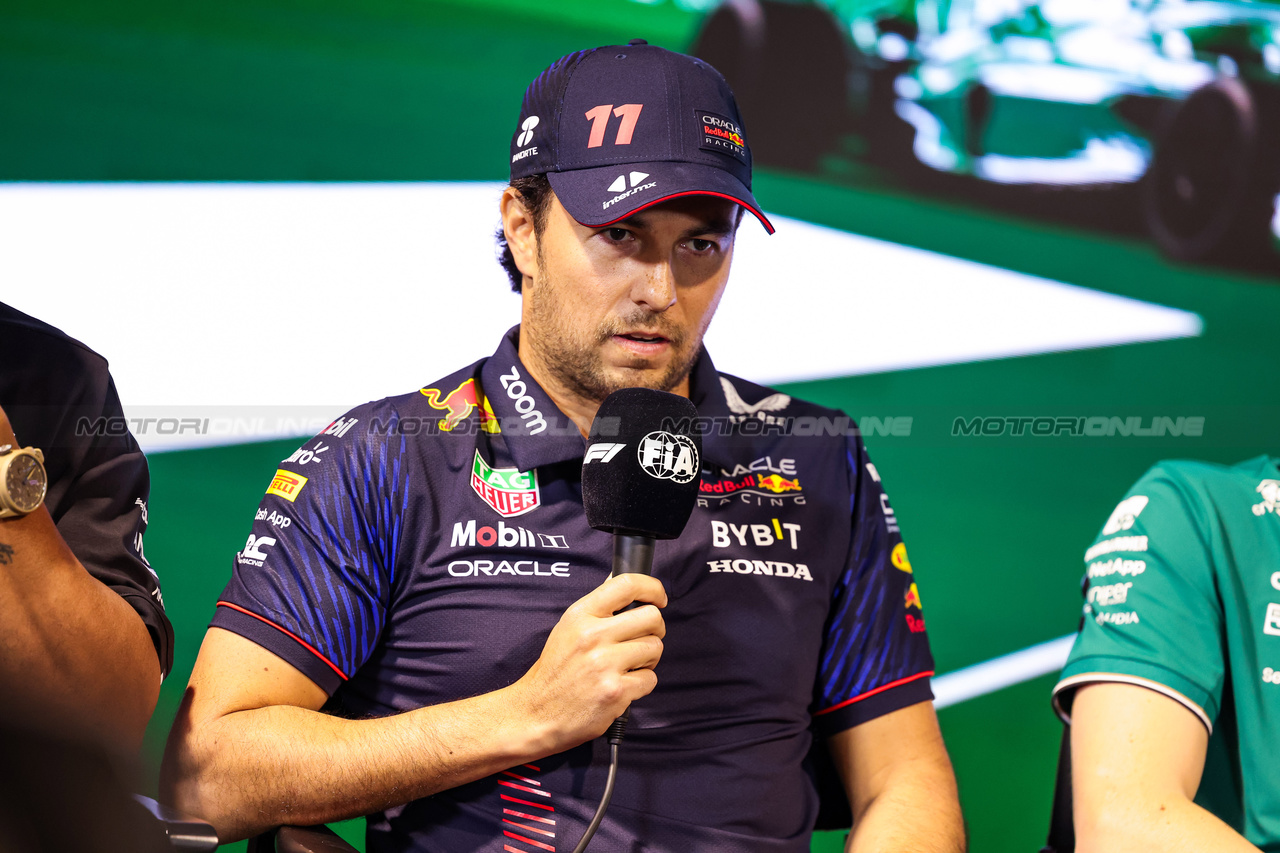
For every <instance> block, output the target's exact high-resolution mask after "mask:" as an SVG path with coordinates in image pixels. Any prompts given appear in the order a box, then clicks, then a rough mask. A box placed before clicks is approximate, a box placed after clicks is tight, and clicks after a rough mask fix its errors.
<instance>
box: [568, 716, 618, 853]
mask: <svg viewBox="0 0 1280 853" xmlns="http://www.w3.org/2000/svg"><path fill="white" fill-rule="evenodd" d="M630 717H631V709H630V708H628V709H627V710H625V711H623V712H622V716H621V717H619V718H618V719H616V720H614V721H613V722H612V723H610V724H609V728H608V730H607V731H606V732H605V736H606V737H607V738H608V739H609V777H608V778H607V779H605V782H604V793H603V794H601V795H600V805H598V806H596V813H595V816H594V817H592V818H591V823H590V824H588V826H587V831H586V832H585V833H583V835H582V840H581V841H579V842H578V846H577V847H575V848H573V853H586V849H587V845H588V844H590V843H591V838H592V836H594V835H595V834H596V830H597V829H599V828H600V821H602V820H604V813H605V811H606V810H607V809H608V808H609V801H610V800H612V799H613V783H614V782H616V781H617V779H618V744H620V743H622V736H623V735H625V734H626V733H627V720H628V719H630Z"/></svg>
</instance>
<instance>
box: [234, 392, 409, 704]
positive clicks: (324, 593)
mask: <svg viewBox="0 0 1280 853" xmlns="http://www.w3.org/2000/svg"><path fill="white" fill-rule="evenodd" d="M374 406H384V407H385V404H374ZM397 422H398V418H397V417H396V416H395V414H394V411H393V410H388V411H380V410H376V409H374V407H373V406H370V407H363V408H361V409H356V410H354V411H353V412H351V413H349V414H348V415H345V416H344V417H342V418H339V419H338V420H336V421H334V422H333V424H331V425H330V426H329V427H328V428H326V429H325V431H324V432H323V433H321V434H320V435H318V436H316V437H315V438H313V439H311V440H310V441H308V442H306V443H305V444H303V446H302V447H300V448H299V449H298V450H297V451H295V452H294V453H293V454H291V455H290V456H289V457H288V458H286V459H284V460H282V461H281V463H280V466H279V468H278V469H277V470H276V471H275V473H274V474H273V475H272V477H271V480H270V485H269V486H268V487H267V492H266V495H265V496H264V497H263V499H262V502H261V504H260V505H259V507H258V510H257V512H256V514H255V517H254V522H253V527H252V530H251V532H250V534H249V537H248V539H247V541H246V542H245V545H244V547H243V548H242V549H241V550H240V551H239V552H238V553H237V554H236V555H235V557H234V563H233V571H232V576H231V581H230V583H228V584H227V587H226V589H225V590H224V591H223V594H222V597H221V599H220V600H219V601H218V607H217V611H216V613H215V615H214V618H213V621H212V623H211V624H212V626H213V627H217V628H223V629H225V630H228V631H232V632H234V633H237V634H239V635H241V636H243V637H245V638H246V639H249V640H251V641H253V642H255V643H257V644H258V645H260V646H262V647H263V648H265V649H267V650H268V651H270V652H273V653H274V654H276V655H278V656H279V657H281V658H283V659H284V660H286V661H288V662H289V663H290V664H292V665H293V666H295V667H297V668H298V669H299V670H300V671H301V672H303V673H304V674H305V675H306V676H307V677H308V678H310V679H311V680H312V681H314V682H315V683H316V684H317V685H319V686H320V687H321V688H322V689H323V690H324V691H325V692H326V693H329V694H332V693H333V692H334V691H335V690H336V689H337V688H338V687H339V685H341V684H342V682H344V681H346V680H348V679H349V678H350V677H351V676H352V675H353V674H354V673H355V672H356V670H358V669H359V668H360V666H361V665H362V664H363V663H364V662H365V661H366V660H367V659H368V657H369V655H370V654H371V653H372V651H373V649H374V646H375V644H376V642H377V639H378V636H379V634H380V633H381V632H382V629H383V625H384V623H385V619H386V613H387V610H388V607H389V604H390V601H391V595H392V588H393V585H394V583H395V569H396V564H397V556H398V555H397V550H398V547H399V540H400V525H401V523H402V519H403V517H404V509H405V507H404V501H405V495H406V494H407V477H408V472H407V470H406V466H405V464H404V448H405V439H404V436H403V435H401V434H399V432H398V431H397V430H396V424H397ZM371 423H372V424H375V425H380V426H381V428H379V429H374V430H371V429H370V428H369V427H370V424H371Z"/></svg>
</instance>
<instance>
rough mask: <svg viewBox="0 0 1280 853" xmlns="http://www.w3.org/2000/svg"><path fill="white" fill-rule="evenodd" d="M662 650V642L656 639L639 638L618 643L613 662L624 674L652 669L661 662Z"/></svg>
mask: <svg viewBox="0 0 1280 853" xmlns="http://www.w3.org/2000/svg"><path fill="white" fill-rule="evenodd" d="M662 648H663V646H662V641H661V640H659V639H658V638H657V637H640V638H639V639H636V640H628V641H627V642H625V643H619V644H618V645H617V646H616V647H615V653H616V657H615V658H614V660H615V661H616V664H617V666H618V667H619V668H621V669H622V671H624V672H631V671H633V670H637V669H653V668H654V667H656V666H657V665H658V662H659V661H660V660H662Z"/></svg>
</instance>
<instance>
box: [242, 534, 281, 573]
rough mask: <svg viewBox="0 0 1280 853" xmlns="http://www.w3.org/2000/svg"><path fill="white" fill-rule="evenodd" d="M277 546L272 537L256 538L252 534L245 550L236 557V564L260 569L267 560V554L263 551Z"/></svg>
mask: <svg viewBox="0 0 1280 853" xmlns="http://www.w3.org/2000/svg"><path fill="white" fill-rule="evenodd" d="M275 544H276V540H275V539H273V538H272V537H270V536H254V535H253V534H252V533H250V534H249V541H248V542H246V543H245V545H244V550H243V551H241V552H240V553H239V554H237V555H236V562H237V563H239V564H240V565H242V566H256V567H260V566H261V565H262V564H263V562H265V561H266V559H267V553H266V551H263V550H262V549H263V548H270V547H271V546H273V545H275Z"/></svg>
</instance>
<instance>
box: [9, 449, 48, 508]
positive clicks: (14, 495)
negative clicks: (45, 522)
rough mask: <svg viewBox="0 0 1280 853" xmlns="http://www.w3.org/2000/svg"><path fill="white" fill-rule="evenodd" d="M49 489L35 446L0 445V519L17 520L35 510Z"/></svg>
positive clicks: (42, 463)
mask: <svg viewBox="0 0 1280 853" xmlns="http://www.w3.org/2000/svg"><path fill="white" fill-rule="evenodd" d="M48 488H49V474H48V473H47V472H46V471H45V470H44V454H43V453H41V452H40V451H39V450H37V449H36V448H34V447H23V448H21V449H19V448H16V447H14V446H13V445H12V444H5V445H2V446H0V518H18V517H21V516H24V515H26V514H27V513H29V512H32V511H34V510H35V509H36V507H38V506H40V504H41V503H42V502H43V501H44V493H45V491H46V490H47V489H48Z"/></svg>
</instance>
